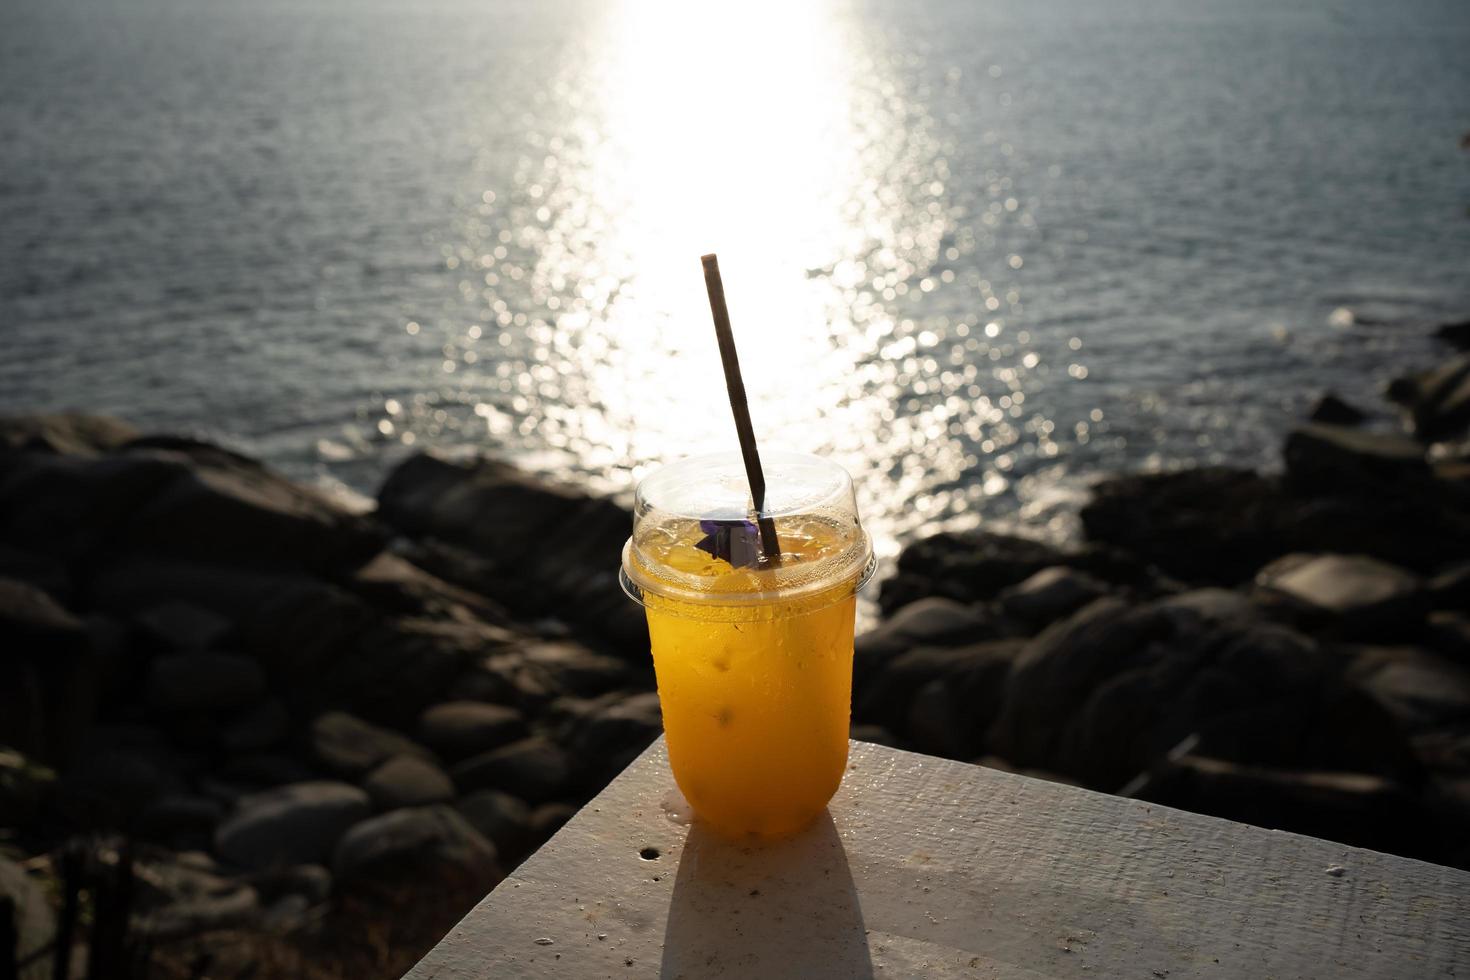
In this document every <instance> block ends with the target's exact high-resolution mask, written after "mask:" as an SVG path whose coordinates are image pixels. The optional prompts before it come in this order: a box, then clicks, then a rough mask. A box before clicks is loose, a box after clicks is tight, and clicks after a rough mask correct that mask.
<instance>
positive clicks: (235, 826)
mask: <svg viewBox="0 0 1470 980" xmlns="http://www.w3.org/2000/svg"><path fill="white" fill-rule="evenodd" d="M371 812H372V807H371V805H370V804H369V801H368V795H367V794H366V793H364V792H363V791H362V790H360V789H358V788H357V787H356V786H349V785H347V784H346V783H333V782H310V783H295V784H293V785H290V786H282V787H280V788H278V789H272V790H267V791H265V792H263V793H257V794H255V795H253V796H248V797H246V798H245V799H243V800H241V801H240V805H239V807H238V808H237V809H236V811H235V812H234V813H233V814H232V815H231V816H230V817H229V818H228V819H226V820H225V822H224V823H223V824H221V825H220V827H219V829H218V831H216V832H215V838H214V843H215V849H216V850H217V851H218V852H219V854H220V856H222V857H223V858H224V859H225V860H227V861H230V862H232V863H234V864H237V865H240V866H241V867H245V868H250V869H254V870H263V869H265V868H268V867H270V866H272V865H276V864H320V863H323V862H324V861H325V860H326V859H327V858H328V857H329V856H330V855H331V853H332V849H333V848H334V847H335V846H336V845H337V842H338V840H340V839H341V838H342V835H343V834H345V833H346V832H347V829H348V828H349V827H351V826H352V825H353V824H356V823H358V822H359V821H361V820H365V819H366V818H367V817H368V816H369V815H370V814H371Z"/></svg>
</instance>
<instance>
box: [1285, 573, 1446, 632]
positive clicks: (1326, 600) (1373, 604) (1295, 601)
mask: <svg viewBox="0 0 1470 980" xmlns="http://www.w3.org/2000/svg"><path fill="white" fill-rule="evenodd" d="M1256 583H1257V585H1258V586H1259V587H1260V588H1261V589H1262V590H1263V592H1264V593H1265V594H1266V595H1267V596H1268V597H1279V598H1281V599H1284V600H1285V601H1287V602H1289V603H1291V604H1292V605H1293V606H1294V607H1297V608H1299V609H1301V610H1303V611H1304V612H1306V613H1307V614H1309V615H1316V616H1323V617H1330V618H1331V619H1332V620H1334V621H1336V622H1340V623H1342V624H1344V626H1345V627H1347V628H1349V629H1353V630H1363V629H1369V628H1376V627H1381V626H1384V625H1389V626H1396V627H1401V628H1412V626H1413V624H1414V623H1415V622H1416V621H1417V620H1418V619H1420V618H1421V617H1422V616H1423V614H1424V606H1425V602H1424V593H1423V585H1422V583H1421V581H1420V579H1419V577H1418V576H1417V575H1414V574H1412V573H1411V572H1406V571H1404V570H1403V569H1402V568H1398V567H1396V566H1393V565H1389V564H1387V563H1385V562H1381V561H1378V560H1376V559H1373V558H1369V557H1367V556H1365V555H1287V556H1286V557H1284V558H1281V559H1278V560H1277V561H1274V562H1272V563H1271V564H1270V565H1267V566H1266V567H1265V568H1263V569H1261V571H1260V573H1259V574H1258V575H1257V576H1256Z"/></svg>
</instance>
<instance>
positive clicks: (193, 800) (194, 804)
mask: <svg viewBox="0 0 1470 980" xmlns="http://www.w3.org/2000/svg"><path fill="white" fill-rule="evenodd" d="M224 815H225V808H224V805H223V804H222V803H220V802H219V801H218V800H213V799H210V798H208V797H205V796H192V795H189V794H186V793H173V794H170V795H168V796H163V797H160V798H159V799H157V800H155V801H153V802H152V803H150V804H149V805H148V806H146V807H145V808H144V809H143V811H142V812H141V813H139V814H138V821H137V823H136V824H135V825H134V827H133V832H134V833H135V834H137V836H139V837H141V838H143V839H144V840H150V841H154V842H155V843H159V844H165V845H168V846H170V847H173V848H176V849H178V850H184V851H200V850H206V849H208V847H209V846H210V843H211V842H212V841H213V840H214V829H215V827H216V826H218V824H219V822H220V821H221V820H223V819H224Z"/></svg>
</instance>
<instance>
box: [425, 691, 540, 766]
mask: <svg viewBox="0 0 1470 980" xmlns="http://www.w3.org/2000/svg"><path fill="white" fill-rule="evenodd" d="M525 734H526V719H525V717H524V716H523V715H522V714H521V713H520V712H519V711H517V710H516V709H515V708H508V707H505V706H504V705H498V704H484V703H482V702H479V701H448V702H445V703H444V704H436V705H434V706H433V707H431V708H429V709H428V710H427V711H425V712H424V713H423V715H422V716H421V717H420V718H419V737H420V738H421V739H422V740H423V743H424V744H425V745H427V746H428V747H429V748H431V749H433V750H434V751H435V752H438V753H439V754H440V755H441V756H443V757H444V758H446V759H448V760H450V761H457V760H459V759H463V758H466V757H467V756H471V755H478V754H479V753H482V752H488V751H490V750H491V749H498V748H500V747H501V746H502V745H506V744H508V743H510V742H513V741H515V740H516V739H518V738H520V737H522V736H523V735H525Z"/></svg>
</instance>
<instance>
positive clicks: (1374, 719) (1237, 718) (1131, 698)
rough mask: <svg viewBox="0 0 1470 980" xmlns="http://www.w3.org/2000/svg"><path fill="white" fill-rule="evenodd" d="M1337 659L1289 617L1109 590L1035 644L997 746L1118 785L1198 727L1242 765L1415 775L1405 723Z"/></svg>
mask: <svg viewBox="0 0 1470 980" xmlns="http://www.w3.org/2000/svg"><path fill="white" fill-rule="evenodd" d="M1339 664H1340V661H1339V660H1337V659H1336V658H1334V657H1332V656H1331V655H1329V654H1328V653H1327V652H1326V651H1324V650H1322V649H1321V648H1320V647H1318V646H1317V645H1316V644H1315V643H1314V642H1312V641H1311V640H1309V639H1307V638H1306V637H1304V636H1302V635H1300V634H1298V633H1296V632H1294V631H1292V630H1290V629H1288V628H1286V627H1283V626H1280V625H1276V624H1272V623H1265V622H1244V623H1238V622H1231V621H1224V622H1222V621H1215V620H1211V619H1208V618H1206V617H1205V616H1202V615H1197V614H1191V613H1189V612H1188V611H1187V609H1185V608H1181V607H1178V606H1175V607H1172V608H1171V607H1168V606H1167V604H1166V603H1165V602H1157V603H1147V604H1144V605H1141V606H1136V607H1130V606H1128V605H1127V604H1126V603H1124V602H1123V601H1121V600H1119V599H1113V598H1104V599H1099V600H1097V601H1095V602H1093V603H1092V604H1090V605H1088V606H1086V607H1084V608H1083V609H1081V610H1079V611H1078V612H1076V613H1074V614H1073V615H1072V616H1071V617H1069V618H1068V619H1065V620H1061V621H1059V622H1057V623H1054V624H1053V625H1052V626H1050V627H1048V628H1047V629H1046V630H1044V631H1042V633H1040V634H1039V635H1038V636H1036V637H1035V638H1034V639H1032V640H1031V641H1029V642H1028V643H1027V644H1026V646H1025V648H1024V650H1023V651H1022V653H1021V655H1020V656H1019V657H1018V658H1017V660H1016V661H1015V663H1014V665H1013V666H1012V668H1011V672H1010V676H1009V677H1008V679H1007V681H1006V687H1005V699H1004V703H1003V705H1002V707H1001V710H1000V713H999V714H998V715H997V717H996V721H995V723H994V724H993V725H992V726H991V728H990V730H989V732H988V734H987V737H986V747H987V748H988V749H989V751H991V752H992V753H994V754H995V755H998V756H1000V757H1002V758H1004V759H1006V760H1008V761H1009V762H1010V763H1011V764H1013V765H1016V766H1020V767H1023V768H1036V769H1045V770H1048V771H1051V772H1056V773H1060V774H1063V775H1065V776H1068V777H1071V778H1074V779H1078V780H1081V781H1082V782H1084V783H1085V784H1087V785H1089V786H1092V787H1094V788H1099V789H1104V790H1107V791H1117V790H1118V788H1119V787H1121V786H1123V785H1125V784H1126V783H1128V782H1129V781H1130V780H1131V779H1133V778H1134V777H1135V776H1137V775H1138V774H1139V773H1141V772H1146V771H1148V770H1150V769H1151V768H1152V767H1154V766H1155V765H1157V764H1158V762H1159V760H1161V759H1162V758H1163V757H1164V756H1165V755H1166V754H1167V753H1169V752H1170V751H1171V750H1172V749H1173V748H1174V747H1175V746H1177V745H1179V744H1180V743H1181V742H1182V741H1184V740H1185V739H1186V738H1188V737H1189V736H1191V735H1194V736H1197V737H1198V739H1199V750H1198V751H1199V752H1200V753H1201V754H1208V755H1210V756H1212V757H1218V758H1222V759H1225V760H1227V761H1230V762H1235V763H1240V764H1244V765H1259V766H1269V767H1276V768H1298V769H1324V770H1328V769H1340V770H1347V771H1361V772H1368V773H1373V774H1375V775H1382V776H1384V777H1386V778H1393V779H1399V778H1413V777H1414V774H1415V770H1416V764H1415V762H1414V759H1413V755H1412V752H1411V751H1410V749H1409V746H1408V745H1407V743H1406V741H1405V739H1404V736H1403V735H1402V733H1401V732H1399V730H1398V726H1397V725H1396V724H1395V723H1394V721H1393V719H1392V718H1391V717H1389V716H1388V715H1387V714H1386V713H1385V712H1384V710H1383V709H1382V708H1381V707H1380V706H1378V705H1377V704H1375V703H1374V702H1373V701H1372V700H1371V699H1369V698H1367V697H1365V696H1364V695H1363V694H1361V693H1360V692H1358V691H1356V690H1355V689H1354V688H1352V687H1350V686H1349V685H1347V684H1346V683H1345V682H1344V681H1343V680H1342V679H1341V677H1340V667H1339V666H1338V665H1339Z"/></svg>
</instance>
